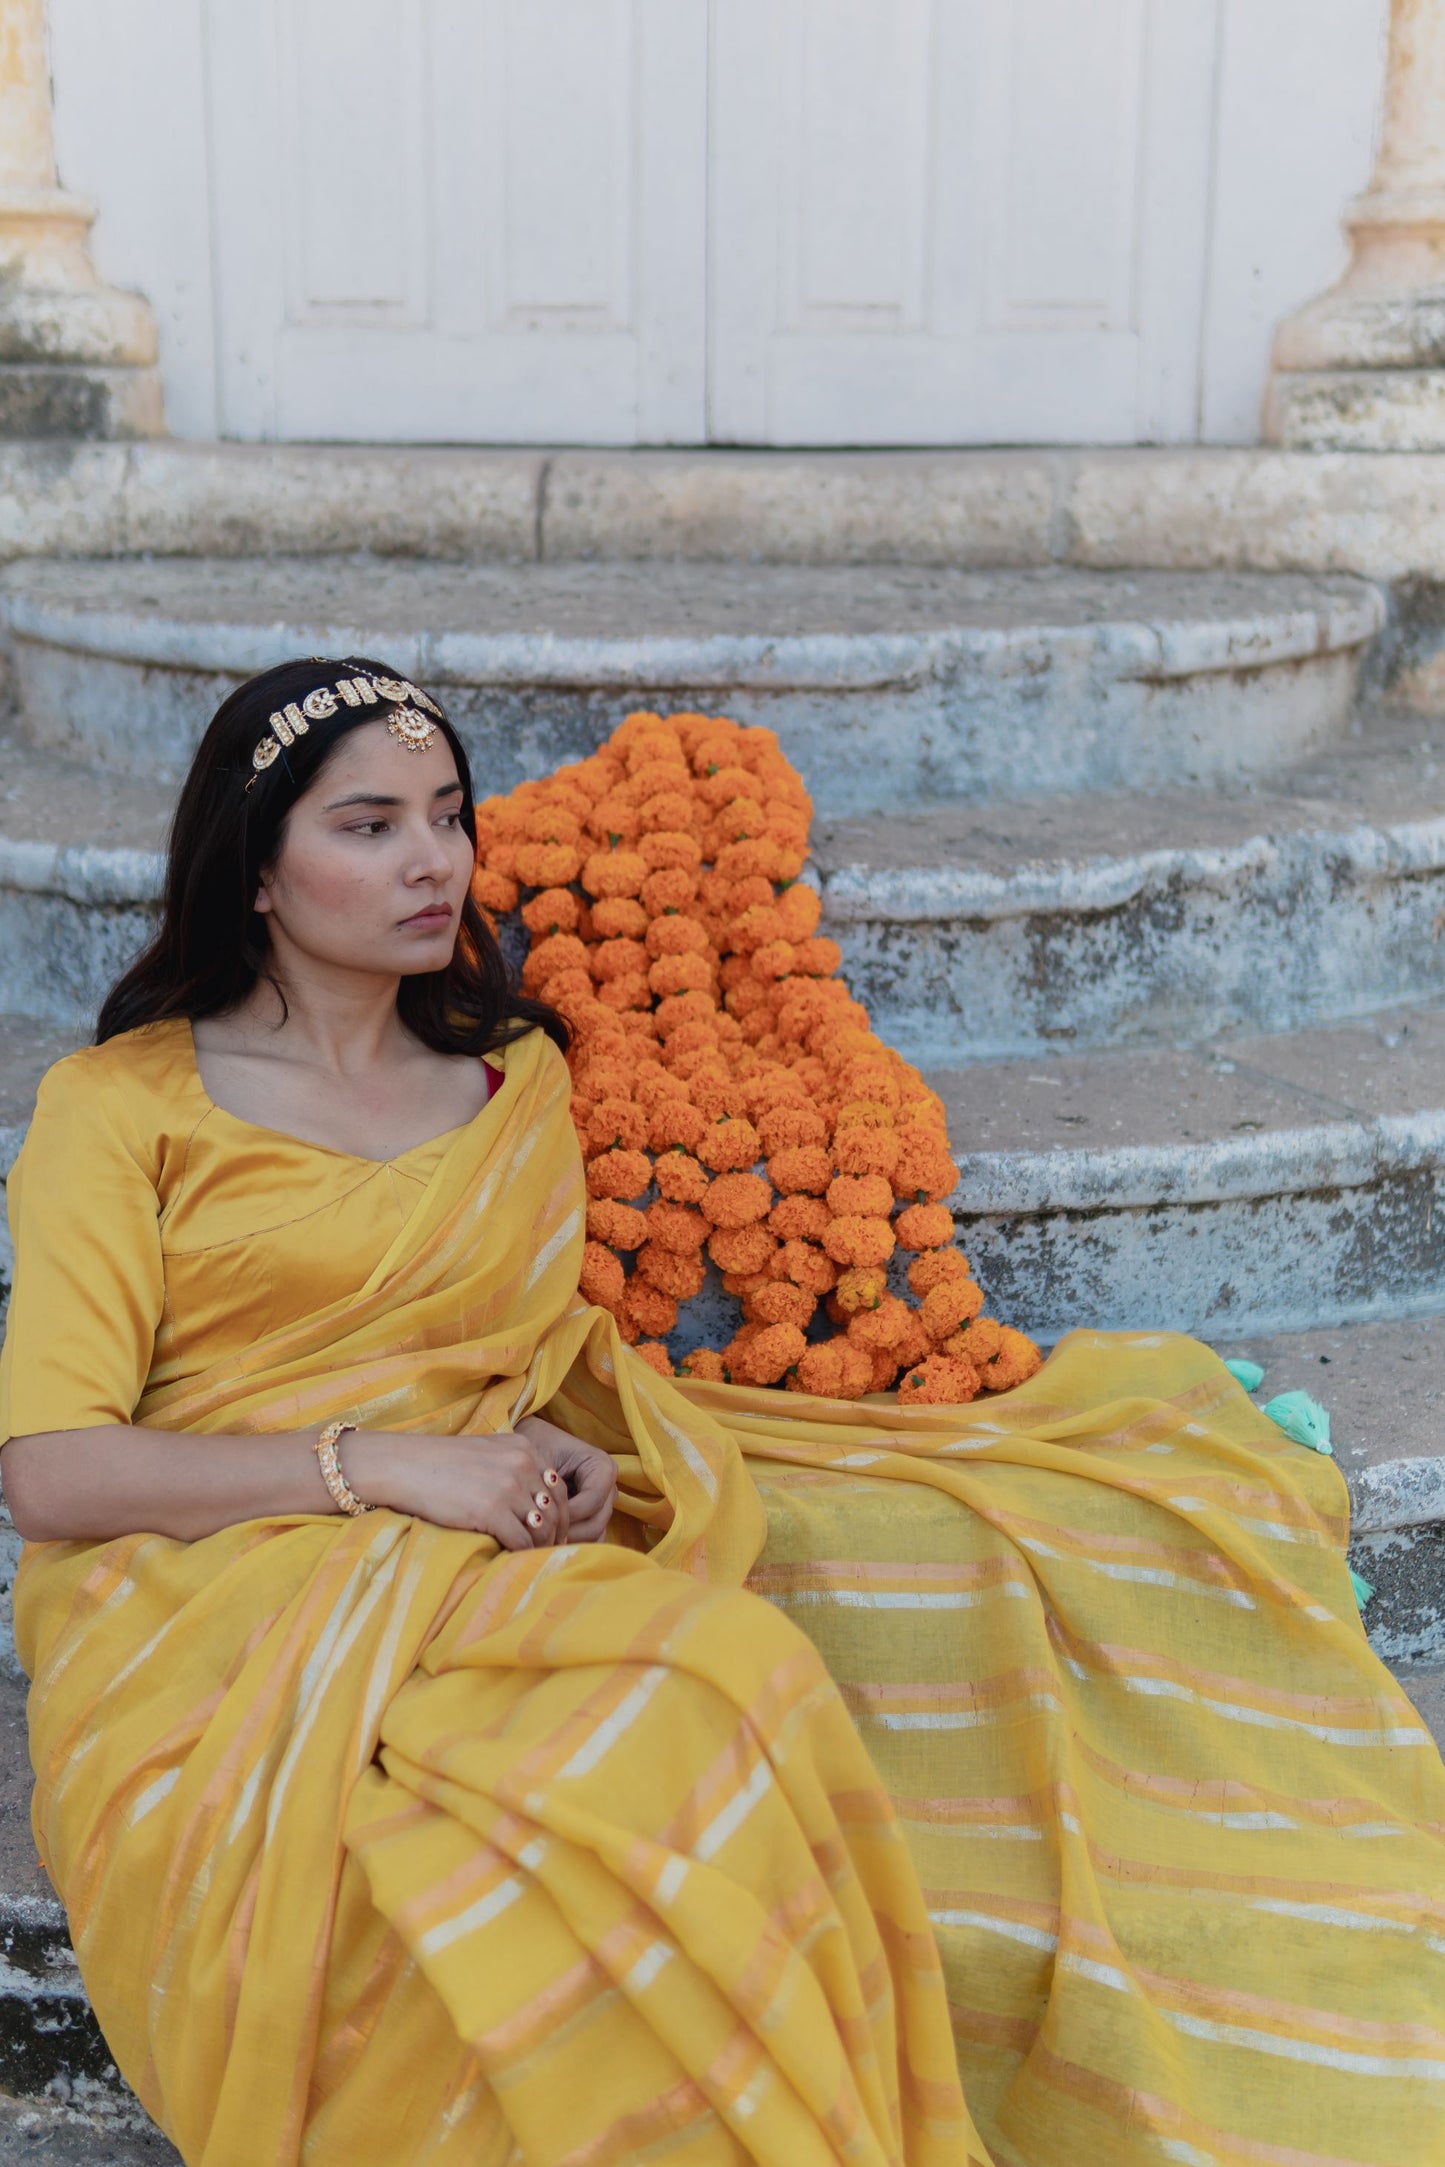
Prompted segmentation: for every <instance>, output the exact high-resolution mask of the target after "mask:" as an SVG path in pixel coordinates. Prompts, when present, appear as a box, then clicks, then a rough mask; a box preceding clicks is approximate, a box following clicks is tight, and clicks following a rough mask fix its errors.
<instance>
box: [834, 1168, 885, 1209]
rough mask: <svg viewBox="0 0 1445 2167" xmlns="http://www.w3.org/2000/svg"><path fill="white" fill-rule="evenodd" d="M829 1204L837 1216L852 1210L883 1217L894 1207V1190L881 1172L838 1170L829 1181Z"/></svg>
mask: <svg viewBox="0 0 1445 2167" xmlns="http://www.w3.org/2000/svg"><path fill="white" fill-rule="evenodd" d="M828 1208H829V1210H830V1211H832V1212H835V1213H836V1214H837V1215H838V1217H839V1218H840V1219H841V1218H844V1217H846V1215H847V1214H848V1213H849V1212H855V1211H856V1212H862V1214H863V1216H864V1217H865V1218H868V1219H886V1218H887V1217H888V1214H889V1212H891V1211H892V1209H893V1191H892V1189H890V1187H889V1186H888V1183H887V1182H886V1181H885V1180H884V1178H883V1176H882V1175H881V1174H839V1175H838V1177H837V1179H836V1180H835V1181H830V1182H829V1184H828Z"/></svg>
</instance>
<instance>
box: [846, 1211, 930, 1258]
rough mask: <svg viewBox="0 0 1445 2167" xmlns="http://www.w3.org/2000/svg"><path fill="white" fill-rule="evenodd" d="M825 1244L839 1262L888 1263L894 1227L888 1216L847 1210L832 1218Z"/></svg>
mask: <svg viewBox="0 0 1445 2167" xmlns="http://www.w3.org/2000/svg"><path fill="white" fill-rule="evenodd" d="M917 1208H918V1207H915V1209H917ZM823 1247H824V1248H825V1249H826V1250H827V1252H828V1254H829V1256H830V1257H831V1258H832V1259H833V1262H834V1263H835V1264H844V1265H847V1264H886V1263H887V1262H888V1259H889V1258H890V1257H891V1256H892V1254H893V1247H894V1241H893V1229H892V1227H891V1226H890V1225H889V1224H888V1221H887V1220H886V1219H883V1218H873V1217H871V1216H870V1217H865V1216H864V1215H863V1214H862V1213H861V1212H845V1213H844V1214H843V1216H842V1217H841V1218H835V1219H831V1220H830V1221H829V1223H828V1229H827V1232H826V1233H825V1234H824V1236H823Z"/></svg>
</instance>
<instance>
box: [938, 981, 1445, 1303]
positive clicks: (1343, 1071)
mask: <svg viewBox="0 0 1445 2167" xmlns="http://www.w3.org/2000/svg"><path fill="white" fill-rule="evenodd" d="M932 1081H933V1082H934V1083H935V1084H936V1086H937V1087H938V1089H939V1090H940V1091H941V1092H942V1094H943V1096H944V1098H945V1099H946V1101H947V1103H948V1107H949V1117H950V1135H951V1137H952V1141H953V1147H954V1151H955V1154H956V1155H957V1156H958V1159H959V1186H958V1188H957V1190H956V1191H955V1193H954V1197H953V1199H952V1201H953V1206H954V1210H955V1213H956V1216H957V1218H958V1222H959V1227H960V1232H961V1235H962V1238H963V1241H964V1243H965V1245H966V1247H967V1249H968V1252H969V1254H970V1256H971V1257H972V1259H973V1261H974V1264H975V1267H976V1268H977V1270H978V1272H979V1275H980V1277H981V1278H982V1279H983V1281H984V1283H985V1285H986V1286H987V1287H988V1289H989V1291H990V1293H991V1295H992V1297H993V1299H994V1301H995V1302H996V1304H997V1305H998V1311H999V1314H1001V1315H1004V1316H1008V1317H1011V1318H1013V1319H1014V1320H1015V1321H1017V1322H1018V1323H1020V1324H1023V1325H1025V1326H1026V1327H1027V1328H1028V1329H1029V1330H1031V1331H1033V1332H1035V1333H1036V1334H1039V1335H1041V1336H1043V1337H1045V1338H1053V1337H1056V1336H1057V1335H1058V1334H1059V1333H1061V1332H1063V1331H1066V1330H1068V1329H1069V1327H1070V1326H1071V1325H1074V1324H1077V1323H1079V1322H1083V1321H1087V1322H1088V1323H1089V1324H1091V1325H1094V1326H1096V1327H1098V1328H1100V1329H1104V1330H1109V1329H1122V1330H1136V1329H1139V1328H1149V1327H1152V1326H1159V1327H1166V1328H1169V1329H1174V1330H1181V1331H1192V1332H1198V1333H1200V1334H1201V1335H1202V1336H1203V1337H1205V1338H1211V1339H1212V1338H1214V1337H1216V1336H1218V1335H1220V1334H1222V1333H1227V1332H1246V1331H1249V1332H1259V1331H1302V1330H1306V1329H1309V1328H1311V1327H1313V1326H1315V1325H1321V1324H1341V1323H1346V1322H1350V1321H1362V1320H1366V1319H1371V1318H1388V1317H1403V1316H1410V1315H1420V1314H1423V1313H1425V1312H1427V1311H1430V1310H1434V1309H1437V1308H1445V1210H1442V1209H1441V1208H1440V1206H1441V1203H1442V1198H1445V1010H1442V1009H1440V1008H1436V1007H1430V1006H1421V1007H1414V1008H1400V1009H1391V1010H1385V1011H1382V1012H1381V1013H1379V1014H1377V1015H1374V1016H1369V1017H1363V1018H1360V1019H1358V1020H1356V1021H1354V1022H1350V1023H1344V1024H1338V1025H1333V1026H1330V1027H1328V1028H1319V1029H1313V1030H1305V1031H1297V1032H1287V1033H1281V1034H1279V1035H1276V1036H1270V1037H1254V1038H1243V1037H1241V1038H1220V1039H1217V1040H1215V1041H1213V1042H1208V1043H1202V1044H1198V1045H1195V1046H1191V1047H1184V1048H1160V1047H1149V1048H1139V1049H1132V1050H1129V1049H1119V1050H1111V1051H1104V1052H1096V1053H1088V1054H1067V1055H1053V1056H1050V1055H1047V1054H1043V1055H1036V1056H1034V1057H1032V1058H1031V1059H1028V1060H1023V1061H1008V1062H995V1063H988V1062H982V1063H979V1064H977V1065H975V1066H973V1067H969V1068H954V1069H946V1070H936V1071H933V1072H932Z"/></svg>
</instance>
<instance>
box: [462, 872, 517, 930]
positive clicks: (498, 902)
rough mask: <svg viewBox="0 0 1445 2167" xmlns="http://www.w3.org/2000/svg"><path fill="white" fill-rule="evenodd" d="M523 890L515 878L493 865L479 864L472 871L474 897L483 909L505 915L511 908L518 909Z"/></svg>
mask: <svg viewBox="0 0 1445 2167" xmlns="http://www.w3.org/2000/svg"><path fill="white" fill-rule="evenodd" d="M521 892H522V891H521V889H520V888H519V887H518V886H517V883H516V882H515V881H514V880H510V879H509V878H508V877H507V875H506V874H505V873H498V872H496V871H495V870H494V869H493V868H492V867H491V866H487V865H479V866H477V867H476V868H475V870H474V871H473V873H472V897H473V900H474V901H475V902H476V903H478V904H479V905H480V907H481V908H482V909H483V910H491V911H496V912H497V913H498V914H499V915H500V916H502V917H505V916H506V914H507V912H508V911H509V910H515V909H516V907H517V898H518V897H519V895H520V894H521Z"/></svg>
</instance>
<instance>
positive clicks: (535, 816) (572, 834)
mask: <svg viewBox="0 0 1445 2167" xmlns="http://www.w3.org/2000/svg"><path fill="white" fill-rule="evenodd" d="M522 833H523V835H524V837H525V838H526V840H527V841H528V842H529V843H575V842H576V841H577V839H578V837H579V836H580V835H581V833H582V829H581V826H580V825H579V823H578V822H577V820H575V819H574V817H573V816H572V814H571V813H570V812H568V811H567V809H566V808H565V806H562V805H559V804H557V803H556V801H555V799H553V798H552V797H551V794H550V793H549V794H548V801H547V802H545V803H542V804H538V805H534V806H533V807H532V809H531V811H530V812H529V813H528V814H527V816H526V818H525V819H524V820H523V822H522Z"/></svg>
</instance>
